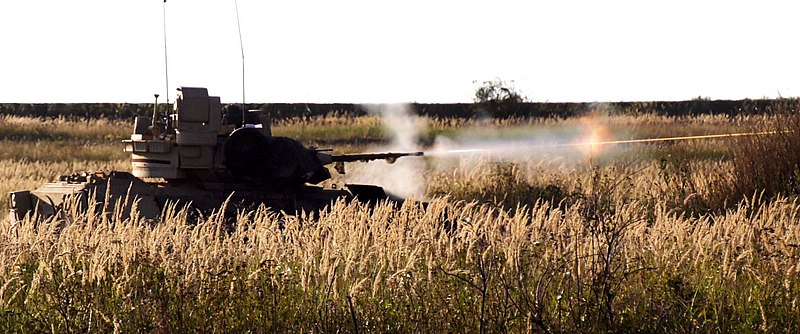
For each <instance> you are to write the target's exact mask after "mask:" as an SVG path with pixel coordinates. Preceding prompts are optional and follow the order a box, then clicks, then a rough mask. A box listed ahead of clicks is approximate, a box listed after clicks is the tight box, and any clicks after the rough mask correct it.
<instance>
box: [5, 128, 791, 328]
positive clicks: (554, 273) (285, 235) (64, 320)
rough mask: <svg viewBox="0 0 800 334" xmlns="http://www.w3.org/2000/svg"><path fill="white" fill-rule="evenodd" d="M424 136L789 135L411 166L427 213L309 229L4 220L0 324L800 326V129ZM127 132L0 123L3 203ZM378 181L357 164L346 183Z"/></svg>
mask: <svg viewBox="0 0 800 334" xmlns="http://www.w3.org/2000/svg"><path fill="white" fill-rule="evenodd" d="M412 123H413V124H414V128H415V129H416V130H417V131H416V132H415V133H414V135H413V136H412V139H413V145H414V146H415V147H420V148H421V149H425V150H430V151H431V152H440V151H436V149H437V148H440V147H442V146H443V145H444V144H443V143H450V144H451V145H452V143H453V142H457V143H459V144H460V146H457V148H464V147H466V146H465V145H470V144H472V143H489V142H491V143H496V144H498V145H494V146H491V147H490V148H492V149H494V148H502V147H508V146H512V145H509V144H508V143H512V144H514V145H519V143H520V142H521V138H522V139H525V140H527V142H531V140H530V139H531V138H532V137H536V138H540V137H546V138H548V139H549V140H557V139H569V140H573V139H576V138H577V139H582V138H583V135H584V134H586V133H597V134H598V135H599V136H602V139H616V140H619V139H632V138H648V137H664V136H684V135H699V134H708V133H735V132H749V131H762V130H764V129H778V130H787V131H791V132H781V133H780V134H778V135H774V136H770V137H768V138H767V137H745V138H740V139H738V140H732V139H713V140H705V141H681V142H671V143H660V144H646V145H644V144H637V145H620V146H615V147H607V148H606V147H591V148H589V149H586V148H573V147H567V148H556V149H553V148H548V149H541V148H538V146H532V147H534V148H536V150H533V151H531V150H522V152H518V151H515V152H509V151H505V153H504V154H501V155H498V154H465V155H446V154H445V155H441V156H438V157H436V156H432V157H426V158H425V159H422V160H420V161H417V163H413V168H415V170H414V171H415V174H416V175H417V176H420V178H419V179H415V180H416V181H415V183H418V186H419V189H421V193H420V194H419V196H418V197H420V198H423V199H426V200H429V201H430V205H429V206H428V208H427V209H426V210H423V209H422V208H420V207H419V205H415V204H413V203H411V202H409V203H407V205H405V206H403V207H402V208H399V209H395V208H391V207H388V206H381V207H378V208H375V209H374V210H372V209H369V208H366V207H363V206H360V205H358V204H347V203H342V202H340V203H336V204H335V205H334V206H333V207H332V208H331V209H330V210H329V211H326V212H324V213H323V214H321V216H320V217H318V218H316V219H312V218H309V217H306V216H304V215H300V216H290V217H282V216H278V215H276V214H274V213H270V212H268V211H267V210H265V209H264V208H262V209H260V210H257V211H255V212H242V213H241V214H240V215H239V217H238V219H237V222H236V223H235V224H234V227H233V228H232V229H231V230H230V231H227V230H226V228H227V227H226V224H227V223H226V222H225V218H224V217H222V216H221V215H210V216H208V217H204V218H202V219H201V220H199V221H189V220H191V219H190V218H189V215H187V213H185V212H181V211H180V210H168V211H167V212H165V213H164V215H163V217H162V222H161V223H158V224H153V223H152V222H146V221H142V220H138V219H133V220H123V219H119V218H114V217H106V216H86V215H81V214H78V213H72V214H70V215H68V216H69V217H70V219H65V220H56V221H24V222H22V223H20V224H16V225H11V224H10V223H9V222H8V221H7V220H2V223H0V303H2V304H0V331H3V332H12V331H17V332H18V331H56V332H86V331H99V332H111V331H115V332H139V331H147V332H151V331H169V332H198V331H202V332H212V331H213V332H243V331H251V332H276V331H277V332H289V331H292V332H297V331H304V332H336V331H352V332H397V331H401V332H432V331H444V332H485V331H488V332H506V331H510V332H598V331H619V332H633V331H639V332H676V331H678V332H742V331H744V332H754V331H766V332H797V331H798V329H800V300H798V299H800V222H799V220H798V213H800V202H798V201H797V197H796V195H797V193H798V191H800V186H798V185H800V172H798V169H797V166H798V165H800V159H798V157H800V131H794V129H797V130H800V123H799V122H798V121H797V118H796V117H790V118H781V117H780V116H736V117H727V116H696V117H666V116H655V115H643V116H608V115H606V114H603V113H596V114H591V115H590V116H589V117H583V118H569V119H527V118H510V119H505V120H495V119H485V120H465V119H446V118H440V119H428V118H414V119H413V122H412ZM131 127H132V124H129V123H126V122H119V121H105V120H94V121H88V122H76V121H64V120H48V121H43V122H42V121H39V120H32V119H28V118H18V117H11V116H4V117H0V141H2V146H0V176H1V177H2V178H3V180H5V181H4V182H3V183H2V186H0V193H7V192H9V191H12V190H18V189H24V188H31V187H34V186H36V185H38V184H40V183H42V182H45V181H48V180H50V179H53V178H54V177H56V176H57V175H60V174H65V173H70V172H73V171H79V170H84V169H122V170H126V169H129V166H128V163H129V162H128V161H127V160H126V156H125V155H124V153H123V152H122V147H121V145H120V144H119V140H121V139H124V138H125V137H127V136H128V132H129V129H130V128H131ZM273 133H274V134H275V135H284V136H289V137H293V138H298V139H300V140H301V141H302V142H304V143H305V144H307V145H314V146H317V147H332V148H334V149H335V150H336V152H344V153H349V152H360V151H365V150H370V151H372V150H376V149H383V148H393V147H396V146H393V145H394V144H396V141H397V140H396V139H397V136H398V134H395V133H393V132H392V131H391V129H387V128H386V127H385V126H384V125H383V124H382V122H381V119H380V118H378V117H377V116H363V117H317V118H313V119H310V120H302V121H301V120H298V119H287V120H281V121H277V122H276V124H275V126H274V127H273ZM795 133H797V134H795ZM401 136H402V134H401ZM445 139H447V140H445ZM537 140H538V139H537ZM534 142H535V143H539V142H538V141H534ZM793 152H796V153H793ZM432 155H435V154H432ZM402 163H403V161H398V163H397V164H395V165H388V166H387V165H385V163H384V162H375V163H371V164H383V165H378V169H380V170H391V169H392V168H396V169H405V168H408V165H403V164H402ZM420 168H421V169H420ZM368 169H370V167H369V166H368V165H367V164H365V165H363V166H359V165H354V166H353V168H352V169H351V171H349V172H348V176H347V177H343V176H338V177H337V179H336V180H334V181H336V182H347V181H348V180H349V179H348V178H349V177H350V174H354V175H355V176H354V177H358V175H359V173H364V172H365V171H366V170H368ZM390 178H391V177H390ZM395 178H396V177H395ZM390 181H391V180H386V182H388V183H387V184H386V185H387V187H389V189H390V190H392V186H393V185H392V184H391V182H390ZM401 181H404V180H401ZM403 183H408V182H403ZM7 205H8V203H7V202H6V201H3V202H0V208H1V209H3V212H6V211H7V208H8V206H7Z"/></svg>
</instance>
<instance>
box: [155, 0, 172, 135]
mask: <svg viewBox="0 0 800 334" xmlns="http://www.w3.org/2000/svg"><path fill="white" fill-rule="evenodd" d="M161 7H162V21H163V23H164V83H165V86H166V90H167V92H166V97H167V110H168V111H169V59H168V58H167V0H164V3H163V5H162V6H161ZM153 122H155V120H153Z"/></svg>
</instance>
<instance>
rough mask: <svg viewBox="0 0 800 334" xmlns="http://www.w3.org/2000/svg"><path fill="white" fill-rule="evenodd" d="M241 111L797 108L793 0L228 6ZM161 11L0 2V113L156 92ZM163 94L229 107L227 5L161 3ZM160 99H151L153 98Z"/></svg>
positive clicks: (100, 0) (798, 41)
mask: <svg viewBox="0 0 800 334" xmlns="http://www.w3.org/2000/svg"><path fill="white" fill-rule="evenodd" d="M238 5H239V10H240V17H241V26H242V35H243V36H242V37H243V40H244V51H245V60H246V63H245V66H246V69H247V73H246V84H247V85H246V96H247V102H254V103H255V102H354V103H365V102H441V103H447V102H470V101H471V99H472V96H473V93H474V91H475V88H476V87H477V84H475V83H474V82H475V81H478V82H481V81H485V80H491V79H494V78H501V79H503V80H506V81H512V80H513V81H514V83H515V86H516V87H517V88H518V89H519V90H520V91H522V93H523V94H524V95H526V96H527V97H528V98H529V99H531V100H533V101H553V102H555V101H587V102H588V101H639V100H686V99H691V98H693V97H697V96H703V97H709V98H712V99H739V98H761V97H777V96H778V94H779V93H780V94H781V95H782V96H784V97H797V96H800V57H799V56H800V54H799V52H798V51H800V38H798V37H800V36H798V33H800V1H770V0H761V1H702V0H697V1H683V0H672V1H642V0H639V1H621V0H610V1H502V0H501V1H436V0H421V1H418V0H404V1H378V0H372V1H350V0H342V1H336V0H327V1H314V0H297V1H265V0H239V2H238ZM163 6H164V4H163V3H162V1H161V0H73V1H66V0H19V1H11V0H3V1H2V2H0V46H1V48H0V102H150V101H151V100H152V94H153V93H159V94H162V96H163V94H164V92H165V91H166V87H165V86H166V85H165V78H164V50H163V36H162V28H163V26H162V8H163ZM166 14H167V38H168V48H169V86H170V90H171V92H170V93H169V94H170V98H172V96H174V89H175V87H177V86H203V87H208V88H209V92H210V93H211V94H212V95H218V96H220V97H221V98H222V100H223V102H240V101H241V99H242V93H241V89H242V88H241V81H242V77H241V75H242V72H241V62H240V59H241V56H240V49H239V37H238V35H237V26H236V12H235V6H234V0H213V1H212V0H169V1H168V2H167V3H166ZM162 101H163V100H162Z"/></svg>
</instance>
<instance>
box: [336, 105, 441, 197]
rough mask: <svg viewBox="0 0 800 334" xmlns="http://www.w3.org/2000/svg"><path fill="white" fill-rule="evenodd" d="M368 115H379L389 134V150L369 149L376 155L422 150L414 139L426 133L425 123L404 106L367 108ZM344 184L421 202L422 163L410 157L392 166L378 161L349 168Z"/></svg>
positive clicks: (424, 182)
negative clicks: (369, 186) (372, 187)
mask: <svg viewBox="0 0 800 334" xmlns="http://www.w3.org/2000/svg"><path fill="white" fill-rule="evenodd" d="M366 109H367V111H368V112H369V113H370V114H374V115H378V116H379V117H380V118H381V122H382V123H383V125H384V127H385V128H386V129H387V130H389V133H390V136H391V142H390V143H389V144H388V146H381V147H372V148H370V149H369V150H370V151H375V152H388V151H392V152H400V151H402V152H414V151H420V150H422V149H421V147H420V146H419V144H418V143H417V138H418V136H419V134H420V133H421V132H422V131H425V129H426V125H425V120H424V119H422V118H419V117H417V116H415V115H414V114H413V113H412V112H411V109H410V106H409V105H407V104H381V105H369V106H366ZM345 180H346V182H347V183H366V184H378V185H381V186H382V187H383V188H384V189H386V190H387V191H388V192H390V193H392V194H395V195H398V196H401V197H412V198H422V197H424V195H425V190H426V179H425V161H424V160H423V159H417V158H413V157H409V158H400V159H397V161H395V163H393V164H389V163H388V162H386V161H383V160H378V161H371V162H367V163H355V164H350V165H348V171H347V174H346V175H345Z"/></svg>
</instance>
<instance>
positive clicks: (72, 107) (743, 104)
mask: <svg viewBox="0 0 800 334" xmlns="http://www.w3.org/2000/svg"><path fill="white" fill-rule="evenodd" d="M370 107H371V105H360V104H348V103H268V104H255V103H252V104H251V103H248V104H247V108H248V109H259V110H261V111H262V112H263V113H266V114H268V115H269V116H270V117H272V118H273V119H285V118H294V117H308V118H311V117H317V116H326V115H338V116H363V115H367V114H369V110H370V109H371V108H370ZM411 108H412V110H414V111H415V112H416V113H417V114H419V115H424V116H429V117H439V118H474V117H495V118H507V117H557V118H567V117H574V116H580V115H583V114H586V113H588V112H592V111H594V110H601V111H605V112H608V113H612V114H630V115H638V114H646V113H651V114H658V115H667V116H693V115H704V114H715V115H716V114H724V115H729V116H734V115H742V114H764V113H767V114H769V113H775V112H783V111H796V110H798V109H800V99H794V98H793V99H775V100H768V99H758V100H750V99H747V100H713V101H712V100H705V99H696V100H691V101H662V102H610V103H549V102H522V103H513V104H503V105H493V104H492V103H491V102H489V103H482V104H475V103H451V104H431V103H412V104H411ZM159 110H160V111H162V112H163V111H164V110H166V106H165V105H164V104H161V105H159ZM152 113H153V104H152V103H69V104H65V103H3V104H0V114H3V115H16V116H28V117H43V118H68V119H83V118H108V119H133V118H134V117H135V116H142V115H151V114H152Z"/></svg>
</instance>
